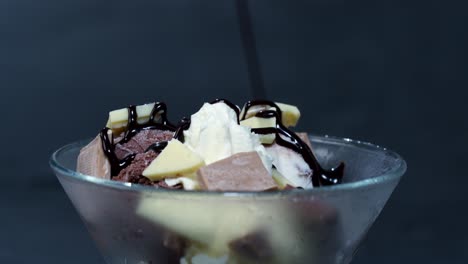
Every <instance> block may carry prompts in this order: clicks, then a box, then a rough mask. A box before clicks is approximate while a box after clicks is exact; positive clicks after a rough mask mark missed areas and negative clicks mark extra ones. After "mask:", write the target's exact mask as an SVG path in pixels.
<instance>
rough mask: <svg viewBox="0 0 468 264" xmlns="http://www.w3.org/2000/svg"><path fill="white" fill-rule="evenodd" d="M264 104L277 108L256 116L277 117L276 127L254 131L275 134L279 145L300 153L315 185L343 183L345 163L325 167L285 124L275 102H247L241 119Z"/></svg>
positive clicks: (261, 112)
mask: <svg viewBox="0 0 468 264" xmlns="http://www.w3.org/2000/svg"><path fill="white" fill-rule="evenodd" d="M262 105H265V106H270V107H273V108H275V110H260V111H259V112H257V113H256V114H255V116H256V117H259V118H273V117H274V118H276V127H267V128H255V129H252V132H254V133H256V134H275V142H276V143H277V144H278V145H280V146H283V147H286V148H289V149H291V150H293V151H295V152H297V153H299V154H300V155H301V156H302V158H303V159H304V161H305V162H306V163H307V164H308V165H309V167H310V168H311V169H312V171H313V174H312V184H313V185H314V187H318V186H324V185H334V184H338V183H341V181H342V179H343V174H344V167H345V165H344V163H343V162H341V163H340V164H339V165H338V167H336V168H333V169H331V170H325V169H323V168H322V166H320V164H319V162H318V161H317V159H316V158H315V156H314V154H313V153H312V150H311V149H310V148H309V146H308V145H307V144H306V143H305V142H304V141H303V140H302V139H301V138H300V137H299V136H298V135H297V134H296V133H294V132H292V131H291V130H289V129H288V128H286V127H285V126H284V125H283V122H282V120H281V114H282V112H281V109H280V108H279V107H278V105H276V104H275V103H274V102H272V101H267V100H255V101H249V102H247V103H246V104H245V105H244V108H243V111H244V112H243V114H242V117H241V119H245V118H246V116H247V113H248V111H249V109H250V108H251V107H252V106H262ZM283 137H284V138H287V139H288V140H285V139H284V138H283Z"/></svg>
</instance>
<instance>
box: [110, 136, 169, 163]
mask: <svg viewBox="0 0 468 264" xmlns="http://www.w3.org/2000/svg"><path fill="white" fill-rule="evenodd" d="M173 135H174V132H171V131H163V130H158V129H148V130H142V131H140V132H138V134H136V135H135V136H133V137H132V138H131V139H130V140H129V141H128V142H125V143H123V144H120V143H117V144H116V145H115V155H116V156H117V158H118V159H123V158H125V157H126V156H128V155H131V154H134V153H144V152H145V151H146V150H147V149H148V147H149V146H151V145H152V144H154V143H157V142H162V141H168V140H171V139H172V137H173Z"/></svg>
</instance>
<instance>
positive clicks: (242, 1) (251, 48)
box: [235, 0, 266, 98]
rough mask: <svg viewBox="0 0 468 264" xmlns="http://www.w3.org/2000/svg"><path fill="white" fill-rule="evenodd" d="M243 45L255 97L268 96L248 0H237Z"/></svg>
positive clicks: (251, 87)
mask: <svg viewBox="0 0 468 264" xmlns="http://www.w3.org/2000/svg"><path fill="white" fill-rule="evenodd" d="M235 4H236V11H237V21H238V23H239V30H240V35H241V41H242V47H243V51H244V56H245V60H246V62H247V74H248V78H249V82H250V89H251V90H252V97H253V98H266V96H265V95H266V92H265V85H264V82H263V78H262V77H263V76H262V69H261V67H260V62H259V56H258V52H257V44H256V41H255V35H254V32H253V26H252V20H251V15H250V10H249V1H248V0H235Z"/></svg>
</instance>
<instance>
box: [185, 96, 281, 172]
mask: <svg viewBox="0 0 468 264" xmlns="http://www.w3.org/2000/svg"><path fill="white" fill-rule="evenodd" d="M184 138H185V143H184V144H186V145H187V146H189V147H190V148H191V149H192V150H193V151H195V152H196V153H197V154H198V155H200V156H201V157H202V158H203V159H204V160H205V163H206V164H207V165H208V164H211V163H213V162H216V161H219V160H222V159H225V158H227V157H230V156H232V155H233V154H236V153H240V152H251V151H256V152H257V153H258V155H259V156H260V158H261V159H262V162H263V165H264V166H265V168H266V169H267V170H268V172H271V166H272V158H271V157H270V155H269V154H268V153H267V152H266V150H265V148H264V147H263V145H262V144H261V142H260V139H259V136H258V135H256V134H253V133H252V132H251V131H250V128H248V127H244V126H241V125H239V123H238V117H237V114H236V112H235V111H234V110H233V109H232V108H231V107H229V106H228V105H227V104H224V103H216V104H209V103H205V104H204V105H203V106H202V108H201V109H200V110H199V111H198V112H196V113H195V114H193V115H192V116H191V123H190V128H189V129H188V130H186V131H184Z"/></svg>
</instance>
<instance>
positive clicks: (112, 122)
mask: <svg viewBox="0 0 468 264" xmlns="http://www.w3.org/2000/svg"><path fill="white" fill-rule="evenodd" d="M154 105H155V104H154V103H151V104H144V105H138V106H137V107H136V111H137V115H138V120H137V122H138V123H139V124H144V123H146V122H148V121H149V118H150V115H151V112H152V111H153V108H154ZM127 123H128V109H127V108H122V109H118V110H114V111H111V112H109V119H108V120H107V125H106V126H107V127H108V128H110V129H112V131H119V130H122V129H124V128H125V127H126V126H127Z"/></svg>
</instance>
